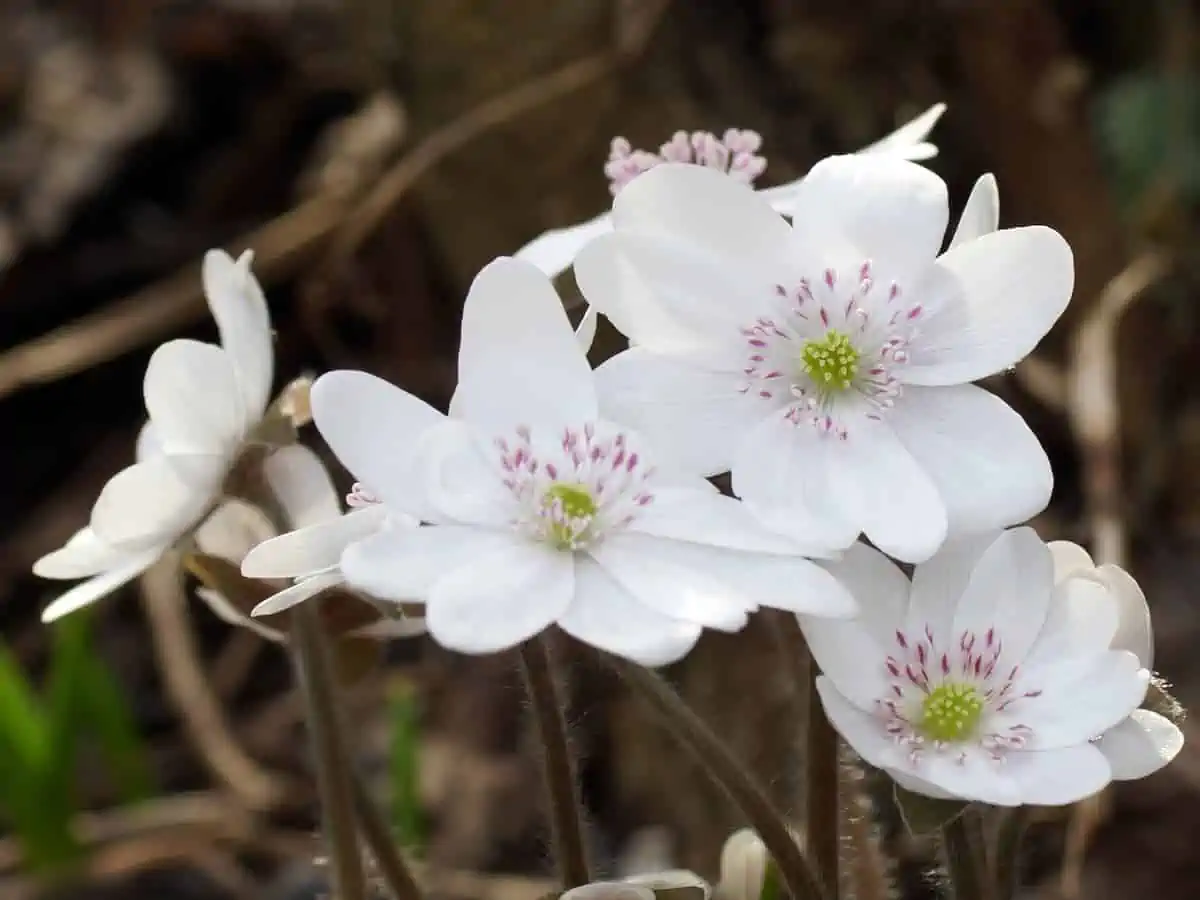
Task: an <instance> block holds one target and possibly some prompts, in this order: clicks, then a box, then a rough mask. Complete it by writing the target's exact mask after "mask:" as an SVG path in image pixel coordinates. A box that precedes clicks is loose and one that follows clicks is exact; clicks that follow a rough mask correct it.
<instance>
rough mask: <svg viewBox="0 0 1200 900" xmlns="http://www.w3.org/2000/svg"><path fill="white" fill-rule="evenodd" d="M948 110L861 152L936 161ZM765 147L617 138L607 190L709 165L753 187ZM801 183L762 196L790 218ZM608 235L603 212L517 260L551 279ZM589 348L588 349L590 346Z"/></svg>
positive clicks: (735, 135)
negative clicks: (656, 173)
mask: <svg viewBox="0 0 1200 900" xmlns="http://www.w3.org/2000/svg"><path fill="white" fill-rule="evenodd" d="M945 111H946V105H945V104H944V103H938V104H936V105H934V106H931V107H930V108H929V109H927V110H926V111H925V112H923V113H921V115H919V116H917V118H915V119H913V120H912V121H911V122H908V123H907V124H905V125H902V126H901V127H900V128H898V129H897V130H896V131H894V132H892V133H891V134H890V135H888V136H887V137H885V138H884V139H883V140H881V141H878V142H876V143H874V144H871V145H870V146H869V147H865V148H863V149H862V150H860V151H859V152H860V153H866V154H870V155H874V156H888V157H892V158H895V159H911V160H923V159H929V158H931V157H933V156H936V155H937V147H935V146H934V145H933V144H930V143H928V142H926V140H925V138H926V137H927V136H928V135H929V132H930V131H932V130H933V126H934V125H936V124H937V120H938V119H940V118H941V116H942V113H944V112H945ZM761 144H762V138H761V137H760V136H759V135H758V133H757V132H754V131H742V130H739V129H736V128H731V129H729V130H728V131H726V132H725V134H724V135H722V137H720V138H718V137H716V135H713V134H711V133H709V132H707V131H696V132H692V133H691V134H688V133H687V132H685V131H679V132H676V133H675V135H674V137H672V139H671V140H670V141H668V142H667V143H665V144H663V145H662V147H661V148H659V151H658V152H657V153H651V152H649V151H646V150H635V149H633V148H632V147H631V146H630V144H629V142H628V141H627V140H625V139H624V138H615V139H614V140H613V143H612V149H611V151H610V153H609V158H608V162H607V163H606V164H605V167H604V172H605V175H607V176H608V179H609V190H610V191H611V192H612V193H613V194H614V195H616V194H619V193H620V191H621V190H622V189H623V188H624V187H625V186H626V185H628V184H629V183H630V182H631V181H633V179H634V178H636V177H637V176H639V175H641V174H642V173H643V172H646V171H649V170H650V169H652V168H654V167H655V166H658V165H661V164H662V163H666V162H675V163H693V164H695V165H699V166H705V167H707V168H711V169H716V170H717V171H720V172H722V173H724V174H727V175H729V176H731V178H732V180H734V181H737V182H739V183H742V184H746V185H753V184H754V181H755V179H757V178H758V176H759V175H761V174H762V173H763V171H764V170H765V169H766V167H767V161H766V159H765V158H764V157H762V156H760V155H759V154H758V151H759V148H760V146H761ZM802 181H803V178H800V179H797V180H796V181H792V182H789V183H788V184H782V185H779V186H778V187H773V188H765V189H760V190H759V195H760V196H762V197H763V198H764V199H766V200H767V201H768V202H770V203H771V205H772V206H774V207H775V208H776V209H777V210H779V211H780V212H783V213H788V214H790V212H791V207H792V203H793V200H794V198H795V194H796V190H797V188H798V187H799V185H800V184H801V182H802ZM610 231H612V217H611V215H610V214H609V213H607V212H605V213H602V214H600V215H599V216H597V217H596V218H594V219H589V220H588V221H587V222H583V223H582V224H579V225H574V226H571V227H569V228H556V229H552V230H551V231H547V232H545V233H543V234H541V235H539V236H538V237H536V238H534V239H533V240H532V241H530V242H529V243H528V244H526V245H525V246H524V247H522V248H521V249H520V250H518V251H517V252H516V254H514V255H515V256H516V258H517V259H523V260H525V261H526V262H531V263H533V264H534V265H535V266H537V267H538V268H539V269H541V270H542V271H543V272H545V273H546V274H547V275H549V276H550V277H552V278H553V277H554V276H556V275H559V274H561V273H562V272H564V271H566V269H567V268H568V267H569V266H570V265H571V262H572V261H573V260H574V259H575V255H576V254H577V253H578V252H579V251H580V250H581V249H582V248H583V246H584V245H585V244H586V243H587V242H588V241H590V240H591V239H592V238H594V237H596V236H597V235H601V234H607V233H608V232H610ZM587 315H589V316H592V317H594V316H595V312H594V311H593V310H591V309H589V310H588V313H587ZM585 346H590V342H589V343H588V345H585Z"/></svg>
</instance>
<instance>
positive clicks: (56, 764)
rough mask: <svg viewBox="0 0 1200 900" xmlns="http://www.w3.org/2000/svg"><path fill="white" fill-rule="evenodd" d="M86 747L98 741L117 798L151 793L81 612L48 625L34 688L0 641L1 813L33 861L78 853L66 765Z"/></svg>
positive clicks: (41, 866)
mask: <svg viewBox="0 0 1200 900" xmlns="http://www.w3.org/2000/svg"><path fill="white" fill-rule="evenodd" d="M85 747H95V748H96V749H97V750H99V752H100V755H101V757H102V758H103V760H104V762H105V763H106V765H107V767H108V774H109V775H110V777H111V779H112V782H113V786H114V787H115V789H116V790H117V792H118V793H119V795H120V797H121V799H123V800H124V801H126V802H132V801H136V800H141V799H144V798H146V797H149V796H150V795H151V794H152V792H153V785H152V784H151V783H150V779H149V776H148V774H147V772H148V768H147V766H146V764H145V760H144V753H143V747H142V740H141V737H140V735H139V734H138V731H137V727H136V724H135V721H134V718H133V714H132V711H131V710H130V709H129V707H128V705H127V703H126V700H125V696H124V693H123V691H122V689H121V686H120V684H118V682H117V680H116V679H115V678H114V676H113V674H112V672H111V671H110V669H109V668H108V666H107V665H106V664H105V662H104V661H103V659H102V658H101V657H100V656H98V655H97V654H96V652H95V651H94V649H93V646H92V641H91V633H90V629H89V626H88V621H87V617H86V616H73V617H70V618H68V619H65V620H63V621H62V622H60V623H58V624H57V625H56V626H55V628H54V643H53V648H52V651H51V656H50V660H49V665H48V668H47V671H46V676H45V681H44V684H43V687H42V689H41V690H40V691H39V690H38V688H37V687H36V686H35V685H34V684H32V683H31V682H30V681H29V680H28V679H27V677H26V676H25V674H24V673H23V672H22V670H21V667H20V666H19V665H18V664H17V662H16V660H15V658H14V656H13V653H12V652H11V651H10V650H9V649H8V648H7V647H5V646H3V645H0V816H2V817H3V819H4V820H5V821H6V824H7V825H8V826H9V827H11V828H12V830H13V832H14V833H15V834H16V836H17V837H18V839H19V840H20V842H21V844H22V847H23V849H24V852H25V854H26V858H27V860H28V863H29V866H30V868H32V869H35V870H38V871H41V872H57V871H60V870H62V869H64V868H68V867H70V866H71V865H72V864H73V863H75V862H77V861H78V860H79V858H80V856H81V852H82V850H81V847H80V846H79V844H78V843H77V841H76V839H75V836H74V834H73V833H72V830H71V820H72V818H73V817H74V815H75V813H76V812H77V811H78V810H77V798H76V789H75V784H76V779H75V767H76V763H77V762H78V759H79V753H80V751H81V750H83V749H84V748H85Z"/></svg>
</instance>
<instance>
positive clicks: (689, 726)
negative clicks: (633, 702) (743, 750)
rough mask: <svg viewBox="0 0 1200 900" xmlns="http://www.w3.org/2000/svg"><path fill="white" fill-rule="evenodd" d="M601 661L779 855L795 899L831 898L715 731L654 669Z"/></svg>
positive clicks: (782, 872) (612, 659)
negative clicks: (718, 786) (664, 725)
mask: <svg viewBox="0 0 1200 900" xmlns="http://www.w3.org/2000/svg"><path fill="white" fill-rule="evenodd" d="M602 658H603V659H604V661H605V663H607V664H608V665H609V666H610V667H611V668H612V669H613V671H615V672H616V673H617V674H618V675H619V676H620V677H621V679H622V680H623V681H624V682H625V684H627V685H628V686H629V687H630V688H631V689H632V690H633V691H634V693H636V694H638V696H640V697H641V698H642V699H643V700H644V701H646V703H648V704H649V705H650V706H651V707H653V709H654V710H655V712H657V713H658V714H659V716H660V717H661V718H662V720H663V722H664V723H665V724H666V726H667V727H668V728H669V729H670V730H671V732H672V733H673V734H674V735H675V737H676V738H677V739H678V740H679V742H680V743H681V744H683V745H684V746H685V747H686V748H687V749H688V750H689V751H690V752H691V753H692V755H693V756H695V758H696V759H697V761H699V762H700V764H701V765H702V766H703V767H704V768H705V770H706V771H707V772H708V774H709V775H710V776H711V777H712V779H713V780H714V781H715V782H716V783H717V784H718V785H720V786H721V787H722V788H723V789H724V790H725V792H726V793H727V794H728V795H729V798H730V799H731V800H733V802H734V803H736V804H737V805H738V807H740V808H741V810H742V812H743V813H744V814H745V815H746V818H747V819H749V820H750V825H751V827H753V828H754V830H755V831H757V832H758V834H759V837H761V838H762V841H763V843H764V844H766V847H767V851H768V852H769V853H770V854H771V856H772V857H774V859H775V864H776V865H777V866H778V867H779V873H780V875H781V876H782V877H783V880H784V883H785V884H786V885H787V888H788V891H789V892H790V893H791V895H792V898H793V900H829V895H828V894H826V892H825V891H824V890H822V887H821V883H820V881H819V880H818V879H817V876H816V873H815V872H814V870H813V867H812V865H811V864H810V863H809V861H808V859H807V858H806V857H805V855H804V851H803V850H802V849H801V848H800V845H799V844H798V843H797V842H796V840H795V838H794V837H793V836H792V833H791V831H790V830H789V829H788V827H787V824H786V823H785V822H784V820H783V818H782V817H781V816H780V815H779V813H778V812H776V811H775V809H774V807H772V805H771V801H770V800H769V799H768V798H767V796H766V794H764V793H763V790H762V788H761V787H759V786H758V785H757V784H756V783H755V782H754V779H753V778H751V777H750V775H749V774H748V773H747V772H746V770H745V767H744V766H743V765H742V763H741V762H739V761H738V760H737V759H736V758H735V757H734V755H733V753H732V752H731V751H730V749H729V748H728V747H727V746H726V745H725V744H724V743H723V742H722V741H721V739H720V738H718V737H717V736H716V735H715V734H714V733H713V731H712V729H710V728H709V727H708V725H706V724H705V723H704V721H703V720H702V719H701V718H700V717H699V716H698V715H696V713H695V712H694V711H693V710H692V709H691V707H689V706H688V705H687V704H686V703H685V702H684V701H683V700H682V699H681V698H680V697H679V695H678V694H676V693H675V691H674V690H672V689H671V687H670V686H669V685H667V683H666V682H664V681H663V680H662V679H661V678H659V677H658V676H657V675H655V674H654V673H653V672H651V671H650V670H649V669H645V668H643V667H641V666H639V665H636V664H635V663H631V662H628V661H627V660H623V659H619V658H617V657H615V656H609V655H607V654H604V655H602Z"/></svg>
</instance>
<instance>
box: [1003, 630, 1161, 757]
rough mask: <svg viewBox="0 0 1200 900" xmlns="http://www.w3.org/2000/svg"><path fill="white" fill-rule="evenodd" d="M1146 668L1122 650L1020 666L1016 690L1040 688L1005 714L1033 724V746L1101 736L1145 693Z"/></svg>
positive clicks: (1045, 747) (1046, 746) (1063, 744)
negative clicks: (1050, 664) (1049, 664)
mask: <svg viewBox="0 0 1200 900" xmlns="http://www.w3.org/2000/svg"><path fill="white" fill-rule="evenodd" d="M1149 677H1150V673H1149V672H1147V671H1146V670H1145V669H1143V668H1142V667H1141V664H1140V663H1138V661H1137V657H1136V656H1134V655H1133V654H1132V653H1129V652H1127V651H1125V650H1109V651H1107V652H1105V653H1100V654H1096V655H1094V656H1091V657H1087V658H1084V659H1073V660H1068V661H1065V662H1063V663H1061V664H1059V665H1058V666H1055V667H1053V668H1049V669H1046V668H1039V669H1038V670H1037V671H1036V672H1024V673H1022V674H1021V676H1020V677H1019V678H1018V685H1017V692H1018V693H1024V692H1025V691H1028V690H1030V689H1036V690H1040V691H1041V692H1042V693H1041V695H1040V696H1038V697H1033V698H1022V700H1021V701H1020V702H1018V703H1016V704H1015V705H1014V706H1013V707H1011V709H1010V710H1009V711H1006V713H1005V714H1004V715H1005V718H1006V719H1008V720H1010V721H1019V722H1021V723H1023V724H1026V725H1028V726H1029V727H1030V728H1032V729H1033V733H1032V736H1031V737H1030V741H1029V744H1028V745H1027V746H1028V747H1029V748H1030V749H1031V750H1053V749H1055V748H1058V747H1069V746H1071V745H1072V744H1081V743H1084V742H1086V741H1089V740H1091V739H1092V738H1096V737H1099V736H1100V735H1101V734H1103V733H1104V732H1105V731H1107V730H1108V729H1110V728H1112V727H1113V726H1114V725H1117V724H1118V723H1120V722H1121V721H1123V720H1124V719H1125V718H1126V717H1128V716H1129V715H1130V714H1131V713H1132V712H1133V711H1134V710H1135V709H1137V708H1138V706H1139V705H1140V704H1141V702H1142V700H1143V699H1144V698H1145V696H1146V686H1147V684H1148V681H1149Z"/></svg>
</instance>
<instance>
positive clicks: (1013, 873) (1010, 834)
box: [996, 806, 1029, 900]
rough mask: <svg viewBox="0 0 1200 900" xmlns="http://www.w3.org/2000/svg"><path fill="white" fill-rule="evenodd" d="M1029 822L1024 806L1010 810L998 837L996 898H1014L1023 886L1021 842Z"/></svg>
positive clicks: (1007, 899)
mask: <svg viewBox="0 0 1200 900" xmlns="http://www.w3.org/2000/svg"><path fill="white" fill-rule="evenodd" d="M1028 824H1029V812H1028V810H1027V809H1026V808H1025V807H1023V806H1018V807H1016V808H1015V809H1012V810H1009V811H1008V813H1007V814H1006V815H1005V817H1004V821H1003V822H1001V823H1000V830H999V834H998V836H997V838H996V900H1013V898H1014V897H1016V896H1017V890H1018V888H1020V886H1021V844H1022V842H1023V841H1024V839H1025V829H1026V827H1027V826H1028Z"/></svg>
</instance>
